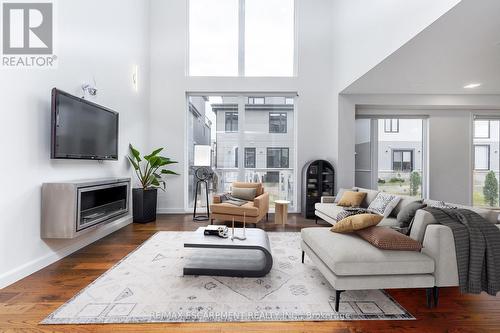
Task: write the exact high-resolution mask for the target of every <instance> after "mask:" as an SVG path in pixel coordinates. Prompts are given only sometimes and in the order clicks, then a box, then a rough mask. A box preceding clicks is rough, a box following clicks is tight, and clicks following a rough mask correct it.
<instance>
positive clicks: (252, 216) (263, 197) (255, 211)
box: [210, 182, 269, 224]
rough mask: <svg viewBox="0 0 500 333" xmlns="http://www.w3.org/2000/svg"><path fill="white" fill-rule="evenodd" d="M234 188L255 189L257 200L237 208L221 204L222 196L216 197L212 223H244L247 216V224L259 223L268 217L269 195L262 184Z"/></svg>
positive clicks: (234, 185) (211, 208)
mask: <svg viewBox="0 0 500 333" xmlns="http://www.w3.org/2000/svg"><path fill="white" fill-rule="evenodd" d="M232 187H239V188H255V189H256V192H255V193H256V198H255V199H254V200H253V201H249V202H247V203H246V204H244V205H243V206H235V205H232V204H230V203H224V202H221V195H215V196H214V199H213V203H212V204H211V205H210V212H211V213H210V223H211V224H213V223H214V220H220V221H232V220H233V218H234V220H235V221H237V222H243V216H245V222H246V223H259V222H260V221H262V220H263V219H264V216H266V217H267V216H268V212H269V193H267V192H264V186H262V183H238V182H235V183H233V184H232Z"/></svg>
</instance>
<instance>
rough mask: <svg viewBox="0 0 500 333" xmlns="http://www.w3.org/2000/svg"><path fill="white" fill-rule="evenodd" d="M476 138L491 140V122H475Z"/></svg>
mask: <svg viewBox="0 0 500 333" xmlns="http://www.w3.org/2000/svg"><path fill="white" fill-rule="evenodd" d="M474 138H475V139H489V138H490V121H489V120H476V121H474Z"/></svg>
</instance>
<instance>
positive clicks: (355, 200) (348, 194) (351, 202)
mask: <svg viewBox="0 0 500 333" xmlns="http://www.w3.org/2000/svg"><path fill="white" fill-rule="evenodd" d="M365 196H366V193H364V192H355V191H345V192H344V194H342V198H340V200H339V202H338V203H337V205H338V206H342V207H359V206H361V203H362V202H363V200H364V199H365Z"/></svg>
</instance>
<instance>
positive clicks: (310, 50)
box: [150, 0, 336, 212]
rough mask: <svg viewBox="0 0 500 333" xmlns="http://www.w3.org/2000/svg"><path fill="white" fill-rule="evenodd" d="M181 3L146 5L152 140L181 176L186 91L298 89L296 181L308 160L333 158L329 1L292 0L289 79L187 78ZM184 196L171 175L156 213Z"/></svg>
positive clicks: (181, 180) (176, 205) (174, 208)
mask: <svg viewBox="0 0 500 333" xmlns="http://www.w3.org/2000/svg"><path fill="white" fill-rule="evenodd" d="M186 3H187V1H185V0H172V1H162V0H152V3H151V36H152V39H151V136H150V142H151V144H152V145H153V146H166V147H168V149H167V151H168V153H169V154H170V155H171V156H172V157H173V158H174V159H176V160H178V161H180V165H179V168H180V170H182V173H183V174H185V173H186V170H185V167H186V164H185V161H186V154H185V145H184V142H185V141H186V126H185V121H186V92H212V93H217V92H297V93H298V94H299V97H298V98H297V113H296V116H297V117H298V118H297V123H298V129H297V131H298V132H297V139H298V147H297V152H298V153H297V165H298V169H297V172H298V174H299V178H298V183H299V184H300V181H301V178H300V174H301V171H302V170H301V169H302V166H303V165H304V164H305V163H306V162H307V161H308V160H311V159H317V158H325V159H328V160H333V159H334V157H335V155H334V149H332V147H333V146H334V142H335V137H336V136H335V133H334V132H333V131H332V130H331V128H332V126H333V124H334V123H335V117H334V114H333V112H332V110H333V109H334V95H333V94H332V92H333V78H332V75H331V74H332V59H333V54H332V44H331V40H332V38H331V32H332V29H333V27H332V23H331V13H332V3H333V2H332V1H331V0H298V1H297V3H298V5H297V12H298V18H297V28H298V32H297V35H298V76H297V77H293V78H234V77H233V78H230V77H229V78H228V77H225V78H207V77H187V76H186V75H185V74H186V72H187V69H186V59H187V31H186V27H187V5H186ZM186 195H187V183H186V180H185V177H171V178H170V179H169V180H168V182H167V192H166V193H165V194H160V198H159V210H160V212H180V211H182V212H183V211H184V205H185V202H184V200H185V199H186V197H185V196H186ZM297 206H298V207H300V204H298V205H297Z"/></svg>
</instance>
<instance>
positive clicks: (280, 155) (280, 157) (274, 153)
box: [267, 148, 289, 168]
mask: <svg viewBox="0 0 500 333" xmlns="http://www.w3.org/2000/svg"><path fill="white" fill-rule="evenodd" d="M288 160H289V158H288V148H267V167H268V168H288V167H289V162H288Z"/></svg>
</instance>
